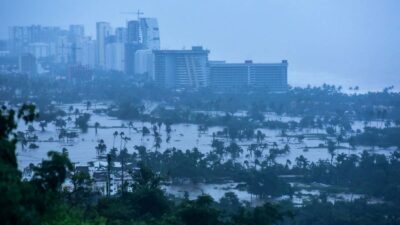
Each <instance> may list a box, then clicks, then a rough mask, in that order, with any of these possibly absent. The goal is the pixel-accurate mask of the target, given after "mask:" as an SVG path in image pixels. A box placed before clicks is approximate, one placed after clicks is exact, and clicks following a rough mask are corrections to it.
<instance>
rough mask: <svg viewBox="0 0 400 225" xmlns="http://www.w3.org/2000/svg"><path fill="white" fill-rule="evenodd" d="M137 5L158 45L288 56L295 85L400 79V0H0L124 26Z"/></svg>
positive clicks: (23, 20)
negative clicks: (151, 22) (152, 22)
mask: <svg viewBox="0 0 400 225" xmlns="http://www.w3.org/2000/svg"><path fill="white" fill-rule="evenodd" d="M138 9H140V10H141V11H143V12H144V13H145V16H148V17H157V18H158V20H159V24H160V32H161V45H162V47H163V48H168V49H182V48H183V47H186V48H189V47H190V46H192V45H203V46H204V47H206V48H208V49H209V50H211V55H210V59H213V60H227V61H229V62H241V61H243V60H245V59H253V61H255V62H279V61H280V60H282V59H287V60H288V61H289V68H290V70H289V83H290V84H292V85H305V84H308V83H310V84H321V83H324V82H326V83H333V84H342V85H344V86H349V84H354V85H360V86H361V88H364V90H366V89H371V90H372V89H375V90H376V89H381V88H383V87H385V86H389V85H395V86H396V87H397V88H399V86H400V1H399V0H302V1H301V0H142V1H138V0H0V38H2V39H5V38H7V29H8V26H11V25H30V24H42V25H57V26H63V27H67V26H68V25H69V24H83V25H85V27H86V31H87V33H88V34H90V35H94V32H95V23H96V21H109V22H110V23H111V24H112V25H113V26H114V27H117V26H123V25H124V24H125V22H126V21H127V20H129V19H134V18H136V16H135V15H130V14H122V12H130V11H131V12H135V11H137V10H138Z"/></svg>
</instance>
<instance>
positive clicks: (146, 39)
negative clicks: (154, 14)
mask: <svg viewBox="0 0 400 225" xmlns="http://www.w3.org/2000/svg"><path fill="white" fill-rule="evenodd" d="M140 30H141V42H142V43H143V46H144V48H146V49H151V50H159V49H160V29H159V27H158V21H157V19H156V18H141V19H140Z"/></svg>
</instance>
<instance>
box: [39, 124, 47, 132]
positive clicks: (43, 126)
mask: <svg viewBox="0 0 400 225" xmlns="http://www.w3.org/2000/svg"><path fill="white" fill-rule="evenodd" d="M39 126H40V127H41V128H42V132H45V129H44V128H45V127H47V122H46V121H40V123H39Z"/></svg>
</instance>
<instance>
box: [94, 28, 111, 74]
mask: <svg viewBox="0 0 400 225" xmlns="http://www.w3.org/2000/svg"><path fill="white" fill-rule="evenodd" d="M96 34H97V65H98V66H99V67H100V68H104V67H105V64H106V42H107V38H108V37H109V36H110V35H111V25H110V24H109V23H107V22H98V23H97V24H96Z"/></svg>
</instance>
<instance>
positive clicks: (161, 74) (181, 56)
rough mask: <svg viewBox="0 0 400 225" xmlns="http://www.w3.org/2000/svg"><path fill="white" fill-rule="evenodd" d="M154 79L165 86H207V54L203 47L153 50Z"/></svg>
mask: <svg viewBox="0 0 400 225" xmlns="http://www.w3.org/2000/svg"><path fill="white" fill-rule="evenodd" d="M153 53H154V76H153V77H154V79H155V82H156V83H157V84H158V85H160V86H162V87H166V88H191V89H192V88H195V89H196V88H202V87H207V86H208V68H207V64H208V54H209V51H208V50H205V49H203V47H192V49H191V50H155V51H153Z"/></svg>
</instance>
